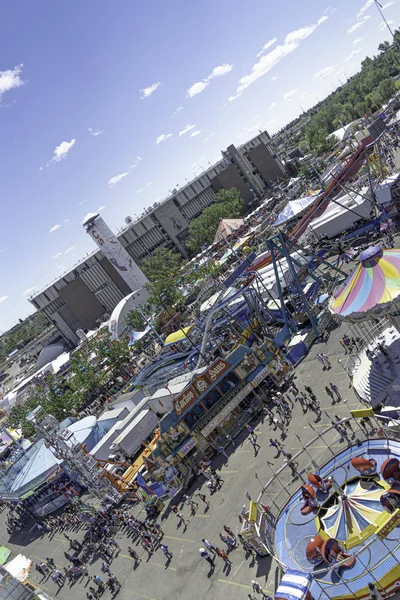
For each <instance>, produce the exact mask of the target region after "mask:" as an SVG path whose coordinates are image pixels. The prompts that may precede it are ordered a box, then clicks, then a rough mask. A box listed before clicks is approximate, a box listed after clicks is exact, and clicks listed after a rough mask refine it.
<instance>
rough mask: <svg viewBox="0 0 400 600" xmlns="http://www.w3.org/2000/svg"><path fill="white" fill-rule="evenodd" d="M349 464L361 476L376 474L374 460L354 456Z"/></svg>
mask: <svg viewBox="0 0 400 600" xmlns="http://www.w3.org/2000/svg"><path fill="white" fill-rule="evenodd" d="M351 464H352V465H353V467H354V468H355V469H357V471H358V472H359V473H361V475H375V473H376V460H375V459H374V458H364V457H363V456H356V457H355V458H352V459H351Z"/></svg>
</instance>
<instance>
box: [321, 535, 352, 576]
mask: <svg viewBox="0 0 400 600" xmlns="http://www.w3.org/2000/svg"><path fill="white" fill-rule="evenodd" d="M321 554H322V556H323V558H324V560H325V561H326V562H327V563H328V565H334V564H335V563H340V562H342V561H343V560H345V561H346V562H344V563H342V564H339V565H338V566H337V570H338V571H339V570H340V569H351V567H353V566H354V565H355V562H356V557H355V556H353V555H352V554H346V552H345V551H344V550H343V549H342V548H341V547H340V546H339V542H338V541H337V540H335V539H334V538H329V539H327V540H326V541H325V542H324V543H323V544H322V547H321Z"/></svg>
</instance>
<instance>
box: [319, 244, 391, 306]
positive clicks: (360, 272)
mask: <svg viewBox="0 0 400 600" xmlns="http://www.w3.org/2000/svg"><path fill="white" fill-rule="evenodd" d="M359 260H360V265H359V266H358V267H357V269H356V271H355V272H354V273H353V275H352V276H351V277H350V279H349V280H348V281H347V283H346V284H345V287H344V289H342V290H341V291H340V292H339V294H338V295H337V296H336V297H333V298H332V300H331V302H330V308H331V310H332V311H333V312H335V313H336V314H337V315H341V316H343V317H344V316H347V315H350V314H352V313H357V312H365V311H367V310H371V309H372V308H374V306H376V305H377V304H385V303H387V302H392V301H393V300H394V299H395V298H397V296H399V295H400V249H385V250H383V249H382V248H381V247H380V246H372V247H371V248H368V249H367V250H365V251H364V252H362V253H361V254H360V256H359Z"/></svg>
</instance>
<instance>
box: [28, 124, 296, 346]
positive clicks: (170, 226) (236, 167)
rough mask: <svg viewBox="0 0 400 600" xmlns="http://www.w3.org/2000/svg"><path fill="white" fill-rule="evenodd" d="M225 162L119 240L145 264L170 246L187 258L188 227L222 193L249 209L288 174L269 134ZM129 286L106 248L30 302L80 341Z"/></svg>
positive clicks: (70, 339) (69, 338)
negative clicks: (236, 195) (233, 192)
mask: <svg viewBox="0 0 400 600" xmlns="http://www.w3.org/2000/svg"><path fill="white" fill-rule="evenodd" d="M222 154H223V159H222V160H221V161H219V162H217V163H216V164H214V165H212V166H210V168H209V169H207V170H206V171H203V173H202V174H201V175H200V176H199V177H196V179H194V180H193V181H191V182H190V183H188V184H187V185H186V186H184V187H182V188H179V190H173V193H172V194H171V195H170V196H169V197H168V198H166V199H165V200H164V201H163V202H161V203H155V204H154V206H153V207H152V208H150V209H147V210H146V211H145V212H144V213H143V214H142V215H141V216H140V217H139V218H138V219H137V220H133V221H132V222H129V224H128V225H127V226H126V227H125V229H123V230H122V231H120V232H119V233H118V234H117V238H118V240H119V241H120V242H121V244H122V246H123V247H124V248H125V249H126V251H127V252H128V254H129V255H130V256H131V257H132V258H133V260H134V261H135V263H137V264H138V265H140V264H141V262H142V261H143V259H144V258H146V256H148V255H149V254H150V253H152V252H154V251H155V250H156V249H157V248H160V247H166V248H170V249H171V250H174V251H176V252H180V253H181V254H182V256H185V257H187V256H188V250H187V248H186V241H187V239H188V237H189V223H190V221H191V220H192V219H195V218H196V217H198V216H199V215H200V214H201V213H202V211H203V210H204V209H205V208H206V207H207V206H209V205H210V204H211V203H212V202H213V201H214V195H215V193H216V192H218V191H219V190H221V189H229V188H232V187H235V188H237V189H238V190H239V191H240V193H241V195H242V197H243V199H244V202H245V206H246V209H250V207H251V206H252V204H255V203H257V202H259V201H260V200H261V199H262V198H264V197H265V195H266V193H267V191H268V188H269V187H270V186H271V185H272V184H274V183H276V181H277V179H278V178H279V177H282V176H284V174H285V171H284V167H283V165H282V163H281V162H280V160H279V159H278V158H277V156H276V154H275V151H274V149H273V147H272V145H271V138H270V136H269V134H268V133H267V132H266V131H264V132H261V133H260V134H259V135H257V136H256V137H254V138H253V139H251V140H250V141H249V142H247V143H246V144H243V145H242V146H239V147H238V148H236V147H235V146H233V145H231V146H229V147H228V148H227V149H226V150H225V151H223V153H222ZM130 291H131V290H130V288H129V287H128V285H127V284H126V283H125V281H124V280H123V279H122V277H121V276H120V274H119V273H118V272H117V270H116V269H115V268H114V267H113V266H112V264H111V263H110V262H109V260H108V259H107V258H106V257H105V256H104V254H103V253H102V252H101V250H98V251H96V252H94V253H92V254H91V255H90V256H88V257H86V258H85V259H84V260H83V261H81V262H80V263H78V264H77V265H75V266H74V267H73V268H72V269H71V270H70V271H69V272H67V273H64V274H63V275H61V276H60V277H59V278H58V279H57V280H56V281H54V282H53V283H51V284H50V285H48V286H47V287H46V289H44V290H42V291H40V292H38V293H36V294H35V295H34V296H32V297H31V298H30V302H31V303H32V304H33V305H34V306H35V308H37V310H40V311H42V312H43V313H44V314H45V316H46V317H47V318H48V320H49V321H50V322H51V323H52V324H53V325H54V326H55V327H56V328H57V329H58V330H59V332H60V333H61V335H62V336H63V338H64V340H65V342H66V343H67V344H68V345H69V346H74V345H76V344H77V343H78V342H79V338H78V336H77V334H76V332H77V330H78V329H82V330H90V329H94V328H96V327H98V325H99V324H100V323H101V322H102V321H104V320H107V319H108V318H109V316H110V315H111V313H112V311H113V309H114V308H115V306H116V305H117V304H118V302H120V300H122V298H124V297H125V296H126V295H127V294H129V293H130Z"/></svg>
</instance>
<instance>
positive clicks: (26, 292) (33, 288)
mask: <svg viewBox="0 0 400 600" xmlns="http://www.w3.org/2000/svg"><path fill="white" fill-rule="evenodd" d="M35 289H36V288H35V287H29V288H26V290H25V291H24V292H23V293H22V295H23V296H31V295H32V294H33V292H34V291H35Z"/></svg>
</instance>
